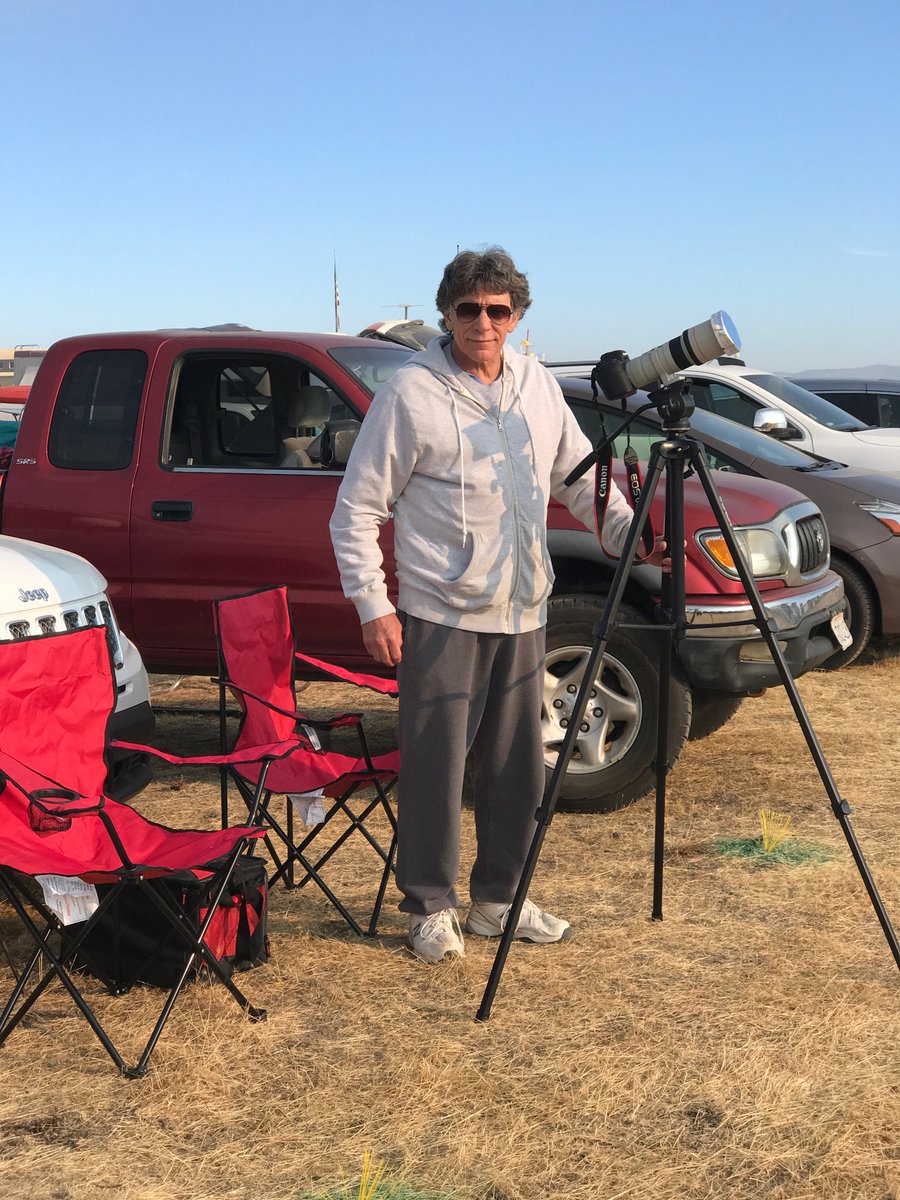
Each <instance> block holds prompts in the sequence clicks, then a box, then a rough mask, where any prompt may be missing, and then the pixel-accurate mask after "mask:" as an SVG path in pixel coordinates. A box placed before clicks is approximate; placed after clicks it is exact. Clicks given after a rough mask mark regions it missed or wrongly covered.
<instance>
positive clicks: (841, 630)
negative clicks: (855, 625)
mask: <svg viewBox="0 0 900 1200" xmlns="http://www.w3.org/2000/svg"><path fill="white" fill-rule="evenodd" d="M831 632H832V633H833V634H834V636H835V638H836V639H837V644H838V645H839V646H840V648H841V649H842V650H849V649H850V647H851V646H852V645H853V636H852V634H851V633H850V630H849V629H848V627H847V622H846V621H845V620H844V614H843V613H835V614H834V616H833V617H832V618H831Z"/></svg>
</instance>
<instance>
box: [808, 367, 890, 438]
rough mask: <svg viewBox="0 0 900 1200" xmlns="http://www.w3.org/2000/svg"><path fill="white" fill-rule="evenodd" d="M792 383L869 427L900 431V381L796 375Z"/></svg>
mask: <svg viewBox="0 0 900 1200" xmlns="http://www.w3.org/2000/svg"><path fill="white" fill-rule="evenodd" d="M790 382H791V383H796V384H797V385H798V386H799V387H803V388H806V389H807V391H810V392H815V393H816V395H817V396H821V397H822V399H823V400H827V401H828V402H829V403H830V404H835V405H837V407H838V408H841V409H843V410H844V412H845V413H849V414H850V416H851V417H856V418H857V420H859V421H863V422H864V423H865V424H866V425H875V426H879V427H880V428H882V429H900V379H854V378H846V379H829V378H816V377H815V376H811V377H809V378H807V377H806V376H804V375H794V376H792V377H791V378H790Z"/></svg>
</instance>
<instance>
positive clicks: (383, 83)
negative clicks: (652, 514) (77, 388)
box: [0, 0, 900, 371]
mask: <svg viewBox="0 0 900 1200" xmlns="http://www.w3.org/2000/svg"><path fill="white" fill-rule="evenodd" d="M898 51H900V3H898V0H858V2H857V3H855V4H851V3H848V2H846V0H840V2H838V0H817V2H812V0H795V2H793V3H790V2H788V0H781V2H774V0H773V2H769V0H761V2H757V3H752V2H751V3H746V2H745V3H742V4H737V3H733V2H729V0H718V2H706V0H684V2H682V3H672V2H662V0H630V2H629V0H608V2H602V0H597V2H594V3H588V2H584V0H578V2H570V3H566V2H565V0H555V2H550V0H548V2H541V3H538V2H537V0H517V2H516V3H512V2H510V0H490V2H489V3H485V2H482V3H474V2H470V0H448V2H447V3H446V4H441V5H437V4H430V3H427V2H420V3H417V4H412V3H405V2H402V0H398V2H396V3H391V4H384V3H381V4H371V3H356V2H350V0H343V2H342V0H328V2H325V3H319V4H312V3H307V2H306V0H280V2H278V0H253V2H252V3H249V2H247V0H242V2H237V0H215V2H208V0H179V2H178V3H174V2H172V0H154V3H152V4H144V3H138V2H137V0H130V2H129V0H0V64H2V65H0V112H2V114H3V119H2V130H3V135H2V142H0V144H2V147H3V168H2V189H0V196H2V200H0V212H2V234H3V242H2V244H3V246H4V250H5V254H4V266H3V273H2V278H3V285H2V289H0V345H10V346H11V345H15V344H20V343H37V344H41V345H43V344H48V343H49V342H51V341H53V340H54V339H56V338H58V337H62V336H65V335H68V334H72V333H82V332H88V331H97V330H111V329H133V328H146V327H159V326H172V325H206V324H214V323H218V322H223V321H239V322H243V323H244V324H247V325H253V326H257V327H261V328H272V329H329V328H333V293H332V261H333V260H332V256H333V254H335V255H336V256H337V269H338V278H339V284H340V295H341V321H342V328H343V330H344V332H356V331H357V330H359V329H360V328H362V327H363V326H364V325H366V324H368V323H369V322H371V321H375V320H384V319H387V318H389V317H392V316H397V315H400V310H399V309H396V308H391V307H390V306H391V305H396V304H401V303H406V304H410V305H415V306H417V307H413V308H411V309H410V316H417V317H422V318H423V319H424V320H425V321H426V322H428V323H431V324H433V323H435V322H436V319H437V314H436V312H435V309H434V294H435V290H436V287H437V283H438V280H439V278H440V274H441V271H442V269H443V266H444V264H445V263H446V262H447V261H448V260H449V259H450V258H451V257H452V256H453V254H454V253H455V252H456V249H457V246H459V247H461V248H466V247H475V248H478V247H481V246H484V245H487V244H491V243H499V244H501V245H503V246H505V247H506V248H507V249H508V250H509V251H510V253H511V254H512V255H513V256H514V258H515V259H516V260H517V262H518V264H519V265H520V266H521V267H522V269H523V270H525V271H526V272H527V273H528V276H529V279H530V282H531V288H532V293H533V296H534V304H533V306H532V308H531V310H530V312H529V313H528V314H527V317H526V319H525V321H524V322H523V324H522V325H521V326H520V328H519V330H518V331H517V332H516V333H515V334H514V335H513V337H514V340H516V341H517V340H518V339H519V337H520V334H521V333H524V331H525V330H526V329H528V330H530V333H531V342H532V346H533V349H534V350H535V351H536V352H537V353H539V354H542V355H546V356H547V357H548V358H557V359H558V358H576V357H578V358H582V357H583V358H596V357H599V355H600V354H601V353H602V352H604V351H606V350H611V349H624V350H627V351H628V352H629V353H630V354H632V355H637V354H640V353H642V352H643V351H644V350H646V349H649V348H650V347H651V346H653V345H656V344H657V343H659V342H661V341H665V340H667V339H668V338H669V337H671V336H673V335H674V334H677V333H680V332H681V330H682V329H683V328H684V327H685V326H687V325H692V324H694V323H696V322H698V321H702V320H704V319H705V318H706V317H708V316H709V315H710V314H711V313H712V312H714V311H715V310H717V309H720V308H724V309H726V310H727V311H728V312H729V313H730V314H731V316H732V318H733V319H734V321H735V324H736V325H737V327H738V330H739V331H740V333H741V336H742V339H743V343H744V353H745V356H746V358H747V360H748V361H749V362H752V363H753V364H754V365H758V366H761V367H768V368H770V369H774V370H785V371H790V370H803V369H808V368H813V367H823V368H828V367H857V366H866V365H870V364H873V363H888V364H900V178H898V175H900V166H898V141H900V71H898V67H897V62H898Z"/></svg>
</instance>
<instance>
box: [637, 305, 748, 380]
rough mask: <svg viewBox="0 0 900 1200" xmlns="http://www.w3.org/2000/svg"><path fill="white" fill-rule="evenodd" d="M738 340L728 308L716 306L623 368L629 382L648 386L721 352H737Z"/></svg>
mask: <svg viewBox="0 0 900 1200" xmlns="http://www.w3.org/2000/svg"><path fill="white" fill-rule="evenodd" d="M740 348H741V341H740V338H739V336H738V331H737V329H736V328H735V326H734V322H733V321H732V319H731V317H729V315H728V313H727V312H724V311H723V310H721V309H720V310H719V312H717V313H713V315H712V316H711V317H710V318H709V320H708V321H702V322H701V323H700V324H699V325H692V326H691V327H690V329H685V331H684V333H682V334H681V336H680V337H676V338H672V340H671V341H669V342H664V343H663V344H662V345H661V346H654V348H653V349H652V350H647V351H646V353H644V354H642V355H640V357H639V358H629V359H627V360H626V361H625V364H624V365H625V372H626V374H627V375H628V379H629V381H630V382H631V384H632V386H633V387H635V388H647V387H650V386H651V385H652V384H654V383H658V382H660V381H661V380H663V379H665V378H666V376H667V375H674V374H675V373H676V372H677V371H684V370H686V369H687V368H688V367H697V366H699V365H700V364H701V363H705V362H709V361H710V360H711V359H713V358H718V357H719V355H720V354H737V353H738V351H739V350H740Z"/></svg>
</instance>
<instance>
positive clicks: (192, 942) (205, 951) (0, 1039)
mask: <svg viewBox="0 0 900 1200" xmlns="http://www.w3.org/2000/svg"><path fill="white" fill-rule="evenodd" d="M246 845H247V841H246V839H244V840H242V841H240V842H238V843H237V845H236V846H235V848H234V850H233V851H232V852H231V853H230V854H229V855H228V857H227V858H226V860H225V862H224V863H223V864H222V866H221V867H220V868H219V869H218V870H216V871H215V872H214V873H213V874H212V875H211V876H210V877H209V879H208V880H206V881H205V891H206V895H205V897H204V898H202V899H201V901H200V905H199V907H202V906H203V903H204V901H205V903H206V906H207V912H206V916H205V917H204V919H203V921H202V923H200V925H199V928H198V929H191V928H190V927H189V925H188V922H187V914H186V913H185V910H184V909H183V908H180V907H179V906H178V905H177V904H175V903H174V902H173V901H172V900H171V899H169V898H168V897H167V896H165V894H164V893H162V892H160V891H158V890H156V889H154V888H149V887H146V886H143V885H145V884H146V883H147V882H149V880H148V879H147V878H146V877H145V876H143V875H141V874H137V875H130V874H129V876H128V877H127V878H124V879H121V880H120V881H119V882H118V883H117V884H116V886H114V887H113V888H112V889H111V890H110V892H109V893H108V894H107V895H106V896H105V897H104V899H103V901H102V902H101V904H100V906H99V907H98V909H97V911H96V912H95V913H94V914H93V917H92V918H91V919H90V920H88V921H86V922H85V923H84V925H83V927H82V929H81V930H79V931H78V932H77V933H76V934H75V935H74V937H73V938H72V940H71V941H70V942H69V943H68V944H67V946H66V948H65V952H64V954H61V955H58V954H57V953H56V952H55V951H54V950H53V948H52V946H51V945H50V944H49V940H48V939H49V937H50V936H51V934H53V933H54V932H59V931H60V930H61V929H62V928H63V927H62V925H61V923H60V922H59V921H58V920H56V919H54V918H53V915H52V913H50V912H49V910H45V909H44V906H42V905H41V904H40V902H38V901H37V900H35V899H34V898H33V897H31V898H29V902H30V903H32V904H33V905H34V906H35V907H36V909H37V911H38V912H40V913H41V915H42V916H44V917H45V918H49V920H48V925H47V928H46V929H45V931H44V932H43V933H41V930H40V929H39V928H38V926H37V924H36V923H35V921H34V919H33V918H32V916H31V913H30V912H29V911H28V909H27V907H26V906H25V904H24V903H23V902H22V899H21V898H20V895H19V893H18V889H17V888H16V887H15V885H14V883H13V882H12V881H11V879H10V878H9V877H8V875H7V872H6V870H5V869H3V868H0V890H2V892H3V894H4V895H5V896H6V898H7V899H8V900H9V902H10V904H11V905H12V906H13V908H14V909H15V911H16V913H17V915H18V917H19V918H20V920H21V921H22V923H23V925H24V926H25V928H26V930H27V931H28V933H29V934H30V936H31V938H32V940H33V941H34V943H35V951H34V953H33V954H32V956H31V958H30V960H29V962H28V963H27V964H26V966H25V968H24V969H23V971H22V972H21V974H20V976H19V978H18V979H17V981H16V984H15V986H14V988H13V991H12V993H11V995H10V997H9V999H8V1001H7V1003H6V1005H5V1007H4V1009H3V1012H2V1013H0V1046H2V1044H3V1043H4V1042H5V1041H6V1039H7V1038H8V1037H9V1035H10V1034H11V1033H12V1031H13V1029H15V1027H16V1026H17V1025H18V1024H19V1022H20V1021H21V1020H22V1018H23V1017H24V1016H25V1015H26V1014H27V1013H28V1012H29V1011H30V1010H31V1008H32V1007H33V1005H34V1004H35V1003H36V1002H37V1000H39V999H40V997H41V996H42V995H43V993H44V992H45V991H46V990H47V988H48V987H49V986H50V984H51V983H52V982H53V981H54V980H55V979H58V980H59V982H60V983H61V984H62V986H63V987H64V988H65V990H66V991H67V992H68V994H69V996H70V997H71V999H72V1001H73V1003H74V1004H75V1005H76V1007H77V1008H78V1010H79V1012H80V1013H81V1015H82V1016H83V1017H84V1019H85V1020H86V1021H87V1023H88V1025H89V1026H90V1028H91V1029H92V1030H93V1032H94V1034H95V1036H96V1037H97V1039H98V1040H99V1041H100V1043H101V1045H102V1046H103V1048H104V1049H105V1050H106V1052H107V1053H108V1054H109V1056H110V1058H111V1059H112V1060H113V1062H114V1063H115V1065H116V1067H117V1068H118V1069H119V1071H120V1072H121V1073H122V1074H123V1075H124V1076H126V1077H127V1078H130V1079H137V1078H140V1077H142V1076H143V1075H145V1074H146V1072H147V1068H148V1064H149V1061H150V1056H151V1055H152V1053H153V1051H154V1049H155V1047H156V1044H157V1042H158V1041H159V1038H160V1035H161V1034H162V1031H163V1028H164V1027H165V1024H166V1022H167V1020H168V1018H169V1016H170V1014H171V1012H172V1009H173V1007H174V1005H175V1003H176V1001H177V999H178V997H179V995H180V994H181V992H182V990H183V988H184V986H185V984H186V983H187V982H188V979H189V978H190V976H191V972H192V970H193V969H194V966H195V963H198V964H199V965H202V966H204V967H206V968H207V969H208V970H209V971H210V973H211V974H212V975H213V976H214V977H215V978H216V979H217V980H218V981H219V982H220V983H221V984H223V985H224V987H225V988H226V990H227V991H228V992H229V993H230V995H231V996H232V998H233V999H234V1000H235V1001H236V1003H237V1004H238V1005H239V1006H240V1007H241V1008H242V1009H243V1010H244V1012H245V1013H246V1015H247V1017H248V1019H249V1020H250V1021H251V1022H259V1021H265V1020H266V1018H267V1015H268V1014H267V1013H266V1010H265V1009H263V1008H258V1007H257V1006H255V1005H253V1004H251V1003H250V1001H249V1000H248V999H247V997H246V996H245V995H244V994H243V992H241V990H240V989H239V988H238V987H237V985H236V984H235V983H234V981H233V979H232V978H231V976H230V975H229V974H228V973H227V972H226V971H225V970H224V969H223V967H222V965H221V963H220V962H219V960H218V959H217V958H216V956H215V955H214V954H213V953H212V951H211V950H210V949H209V947H208V946H207V945H206V942H205V938H206V934H207V931H208V929H209V926H210V924H211V922H212V920H213V918H214V917H215V914H216V910H217V908H218V905H219V902H220V900H221V899H222V896H223V895H224V892H225V889H226V887H227V886H228V881H229V879H230V878H231V875H232V872H233V871H234V867H235V865H236V863H237V860H238V858H239V857H240V855H241V853H242V852H243V851H244V850H245V848H246ZM151 878H152V877H151ZM128 886H140V887H141V888H142V893H143V895H144V896H147V897H149V898H150V900H151V901H152V902H153V903H154V904H155V905H156V907H157V908H158V909H159V910H160V912H161V913H162V914H163V916H164V917H165V919H166V920H167V922H168V924H169V925H170V927H171V929H172V930H173V931H174V932H175V934H176V936H177V937H178V938H180V939H181V941H182V942H183V943H184V945H185V949H186V950H187V951H188V954H187V956H186V960H185V964H184V968H183V970H182V971H181V973H180V976H179V978H178V980H177V981H176V983H175V984H174V985H173V986H172V987H171V988H170V990H169V994H168V996H167V997H166V1000H165V1002H164V1004H163V1007H162V1010H161V1012H160V1014H159V1016H158V1018H157V1020H156V1022H155V1024H154V1027H153V1030H152V1032H151V1034H150V1037H149V1038H148V1040H147V1043H146V1045H145V1046H144V1049H143V1051H142V1052H141V1054H140V1057H139V1058H138V1060H137V1062H136V1063H135V1064H134V1065H133V1066H129V1065H128V1064H127V1063H126V1062H125V1060H124V1059H123V1057H122V1055H121V1054H120V1052H119V1050H118V1049H117V1048H116V1046H115V1044H114V1043H113V1041H112V1039H111V1038H110V1036H109V1034H108V1033H107V1032H106V1030H105V1028H104V1027H103V1025H102V1023H101V1022H100V1020H99V1018H98V1017H97V1016H96V1014H95V1013H94V1011H93V1010H92V1009H91V1007H90V1005H89V1004H88V1003H87V1001H86V1000H85V998H84V996H83V995H82V993H81V991H80V990H79V989H78V987H77V986H76V985H75V983H74V982H73V980H72V978H71V974H70V971H69V969H68V967H69V964H71V963H72V962H73V961H74V959H75V957H76V955H77V954H78V951H79V950H80V949H81V944H82V942H83V941H84V939H85V937H86V936H87V935H88V934H89V933H90V931H91V929H92V928H94V926H95V925H96V923H97V922H98V921H99V918H100V916H101V915H102V914H103V913H105V912H106V911H107V909H109V908H110V907H111V906H112V905H113V904H114V903H115V900H116V899H117V898H118V896H119V895H121V893H122V890H123V889H124V888H125V887H128ZM82 953H85V952H84V951H82ZM42 955H43V956H45V957H46V959H47V960H48V962H49V966H48V967H47V969H46V970H45V971H44V973H43V975H42V977H41V978H40V980H38V981H37V982H36V983H35V984H34V986H33V987H32V989H31V990H30V991H29V992H28V994H27V995H25V991H26V988H27V986H28V981H29V978H30V977H31V975H32V973H33V972H34V970H35V968H36V966H37V964H38V961H39V959H40V957H41V956H42ZM85 957H86V958H87V960H88V968H89V970H91V972H92V973H94V974H97V976H98V978H99V979H100V980H101V982H102V983H103V984H104V985H105V986H106V988H107V990H108V991H112V992H113V993H114V994H115V992H116V991H121V990H123V989H117V988H116V986H115V984H114V983H113V982H112V981H111V980H110V979H109V977H108V976H107V975H105V973H103V972H98V971H96V970H95V968H94V966H93V964H92V963H91V962H90V955H89V954H85ZM23 997H24V999H23ZM20 1001H21V1003H20Z"/></svg>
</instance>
